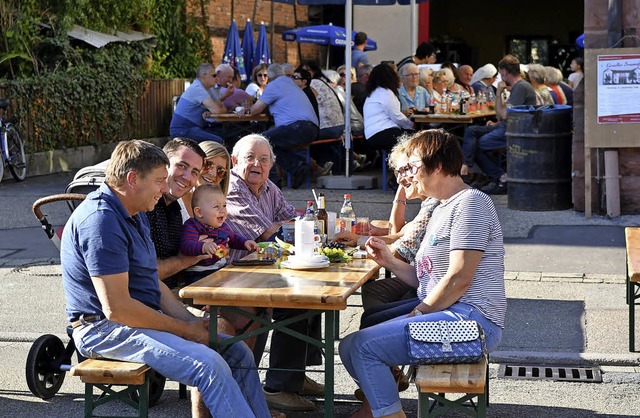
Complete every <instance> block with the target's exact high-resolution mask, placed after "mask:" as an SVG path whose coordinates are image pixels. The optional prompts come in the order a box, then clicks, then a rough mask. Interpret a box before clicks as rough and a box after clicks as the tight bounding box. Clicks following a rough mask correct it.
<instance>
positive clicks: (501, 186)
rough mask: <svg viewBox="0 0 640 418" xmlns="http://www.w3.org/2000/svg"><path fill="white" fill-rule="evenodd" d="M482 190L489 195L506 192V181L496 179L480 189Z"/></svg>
mask: <svg viewBox="0 0 640 418" xmlns="http://www.w3.org/2000/svg"><path fill="white" fill-rule="evenodd" d="M482 191H483V192H485V193H486V194H491V195H499V194H507V182H506V181H500V180H498V181H496V182H495V183H494V184H492V185H491V186H489V187H486V188H484V189H482Z"/></svg>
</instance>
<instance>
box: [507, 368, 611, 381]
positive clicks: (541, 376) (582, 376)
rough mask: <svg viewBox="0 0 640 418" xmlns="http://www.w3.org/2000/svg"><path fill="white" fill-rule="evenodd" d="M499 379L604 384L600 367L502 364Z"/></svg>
mask: <svg viewBox="0 0 640 418" xmlns="http://www.w3.org/2000/svg"><path fill="white" fill-rule="evenodd" d="M498 377H502V378H505V379H525V380H555V381H560V382H587V383H600V382H602V372H601V371H600V368H599V367H597V366H596V367H575V366H567V367H563V366H536V365H530V364H523V365H515V364H501V365H500V368H499V369H498Z"/></svg>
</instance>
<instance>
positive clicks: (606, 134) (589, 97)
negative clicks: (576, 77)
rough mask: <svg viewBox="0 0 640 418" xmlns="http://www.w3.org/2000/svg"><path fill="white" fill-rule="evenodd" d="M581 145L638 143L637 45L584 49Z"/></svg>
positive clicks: (639, 50) (639, 56) (639, 70)
mask: <svg viewBox="0 0 640 418" xmlns="http://www.w3.org/2000/svg"><path fill="white" fill-rule="evenodd" d="M582 82H583V83H585V85H584V90H585V92H584V106H585V109H584V112H585V114H584V116H585V119H584V124H585V127H584V128H585V131H584V134H585V138H584V141H585V147H591V148H631V147H640V48H605V49H586V50H585V77H584V80H583V81H582Z"/></svg>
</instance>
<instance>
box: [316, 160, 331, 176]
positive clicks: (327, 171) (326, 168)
mask: <svg viewBox="0 0 640 418" xmlns="http://www.w3.org/2000/svg"><path fill="white" fill-rule="evenodd" d="M332 168H333V161H327V162H326V163H324V165H323V166H322V168H320V169H319V170H318V177H320V176H326V175H327V174H330V173H331V169H332Z"/></svg>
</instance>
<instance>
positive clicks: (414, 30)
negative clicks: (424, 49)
mask: <svg viewBox="0 0 640 418" xmlns="http://www.w3.org/2000/svg"><path fill="white" fill-rule="evenodd" d="M409 7H411V42H410V44H411V51H415V50H416V48H417V47H418V45H417V44H418V14H417V13H416V0H411V1H410V3H409Z"/></svg>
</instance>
